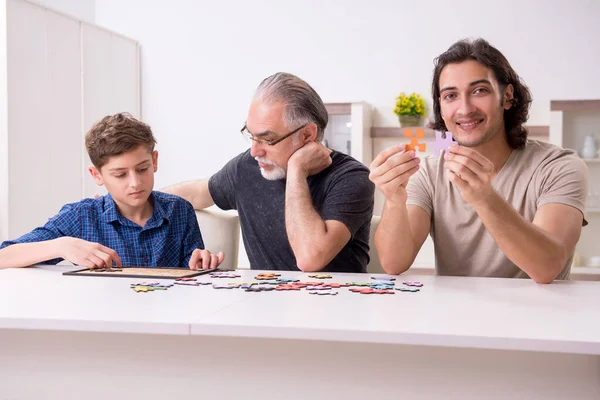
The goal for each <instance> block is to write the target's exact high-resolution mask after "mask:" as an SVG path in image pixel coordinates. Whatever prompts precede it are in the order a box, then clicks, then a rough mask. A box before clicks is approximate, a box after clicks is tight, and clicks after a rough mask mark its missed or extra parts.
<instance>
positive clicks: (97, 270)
mask: <svg viewBox="0 0 600 400" xmlns="http://www.w3.org/2000/svg"><path fill="white" fill-rule="evenodd" d="M92 271H94V272H121V271H123V268H117V267H110V268H94V269H92Z"/></svg>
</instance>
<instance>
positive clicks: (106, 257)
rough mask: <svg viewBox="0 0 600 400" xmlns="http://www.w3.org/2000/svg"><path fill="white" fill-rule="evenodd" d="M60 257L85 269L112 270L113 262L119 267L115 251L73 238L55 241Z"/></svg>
mask: <svg viewBox="0 0 600 400" xmlns="http://www.w3.org/2000/svg"><path fill="white" fill-rule="evenodd" d="M56 240H57V241H58V244H59V251H60V256H61V257H62V258H64V259H65V260H67V261H70V262H72V263H73V264H77V265H82V266H84V267H87V268H92V269H93V268H112V266H113V262H114V263H115V264H116V265H117V266H119V267H120V266H121V258H120V257H119V255H118V254H117V252H116V251H114V250H113V249H110V248H108V247H106V246H102V245H101V244H99V243H92V242H88V241H86V240H83V239H77V238H73V237H62V238H59V239H56Z"/></svg>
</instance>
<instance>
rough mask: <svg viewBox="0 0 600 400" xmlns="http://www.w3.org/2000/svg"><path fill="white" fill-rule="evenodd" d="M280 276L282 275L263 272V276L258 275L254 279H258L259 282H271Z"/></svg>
mask: <svg viewBox="0 0 600 400" xmlns="http://www.w3.org/2000/svg"><path fill="white" fill-rule="evenodd" d="M280 276H281V274H276V273H274V272H269V273H265V272H263V273H262V274H258V275H256V276H255V277H254V279H256V280H258V281H270V280H273V279H276V278H278V277H280Z"/></svg>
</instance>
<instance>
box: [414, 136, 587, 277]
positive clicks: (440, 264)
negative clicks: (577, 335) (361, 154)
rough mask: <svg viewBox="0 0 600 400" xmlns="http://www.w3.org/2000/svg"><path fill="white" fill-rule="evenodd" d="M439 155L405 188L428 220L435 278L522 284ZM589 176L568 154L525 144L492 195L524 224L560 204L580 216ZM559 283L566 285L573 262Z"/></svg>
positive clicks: (519, 272)
mask: <svg viewBox="0 0 600 400" xmlns="http://www.w3.org/2000/svg"><path fill="white" fill-rule="evenodd" d="M443 154H444V153H443V152H442V154H441V155H440V156H439V157H426V158H425V159H424V160H422V161H423V162H421V168H420V170H419V172H418V173H417V174H415V175H414V176H413V177H412V178H411V179H410V181H409V183H408V185H407V193H408V201H407V205H416V206H419V207H421V208H422V209H424V210H425V211H426V212H427V213H428V214H429V215H430V216H431V237H432V239H433V242H434V246H435V261H436V273H437V274H438V275H455V276H490V277H505V278H525V277H528V276H527V274H526V273H525V272H523V271H522V270H521V269H519V268H518V267H517V266H516V265H515V264H513V263H512V262H511V261H510V260H509V259H508V258H507V257H506V256H505V255H504V253H503V252H502V250H500V248H499V247H498V245H497V244H496V242H495V240H494V238H493V237H492V235H491V234H490V233H489V232H488V231H487V229H486V227H485V226H484V225H483V223H482V222H481V219H480V218H479V216H478V215H477V213H476V212H475V211H474V209H473V208H472V207H471V206H470V205H469V204H467V203H466V202H465V201H464V200H463V198H462V196H461V195H460V193H459V191H458V189H457V188H456V187H455V186H454V185H452V183H450V180H449V179H448V177H447V174H448V172H447V170H445V169H444V157H443ZM587 176H588V170H587V166H586V165H585V163H584V162H583V161H582V160H581V159H580V158H579V157H578V156H577V154H576V153H575V152H574V151H572V150H566V149H562V148H560V147H557V146H554V145H551V144H548V143H544V142H538V141H535V140H529V141H528V142H527V145H526V146H525V148H523V149H520V150H513V152H512V153H511V155H510V156H509V157H508V160H507V161H506V163H505V164H504V166H503V167H502V169H501V170H500V172H499V173H498V175H497V176H496V177H495V178H494V181H493V182H492V185H493V187H494V189H495V190H496V191H497V192H498V193H499V194H500V196H502V198H504V200H506V201H507V202H508V203H509V204H511V205H512V206H513V207H514V208H515V210H517V212H518V213H519V214H521V215H522V216H523V217H524V218H525V219H526V220H527V221H533V218H534V216H535V213H536V211H537V209H538V208H539V207H541V206H542V205H544V204H548V203H561V204H567V205H569V206H572V207H575V208H577V209H578V210H579V211H581V212H582V214H584V225H586V224H587V222H586V221H585V200H586V196H587V185H588V183H587ZM572 258H573V255H571V257H570V258H569V260H568V261H567V264H566V265H565V267H564V269H563V270H562V271H561V273H560V274H559V276H558V277H557V279H568V277H569V273H570V270H571V260H572Z"/></svg>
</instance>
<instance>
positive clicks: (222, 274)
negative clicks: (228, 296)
mask: <svg viewBox="0 0 600 400" xmlns="http://www.w3.org/2000/svg"><path fill="white" fill-rule="evenodd" d="M210 277H211V278H239V277H241V275H238V274H234V273H231V272H212V273H211V274H210Z"/></svg>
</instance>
